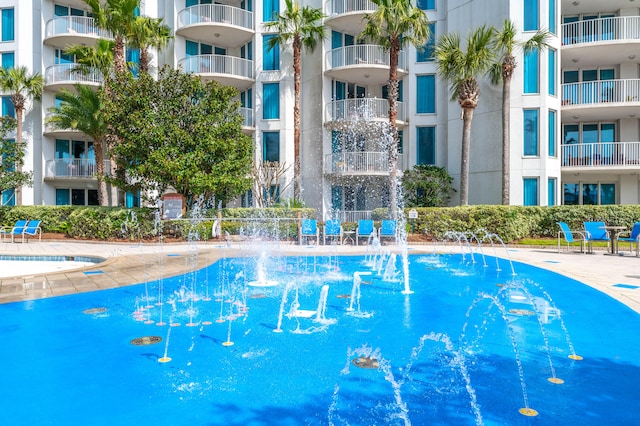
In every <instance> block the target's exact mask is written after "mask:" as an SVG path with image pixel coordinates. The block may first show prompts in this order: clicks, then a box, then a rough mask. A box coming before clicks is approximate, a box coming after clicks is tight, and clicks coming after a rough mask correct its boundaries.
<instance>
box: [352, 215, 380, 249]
mask: <svg viewBox="0 0 640 426" xmlns="http://www.w3.org/2000/svg"><path fill="white" fill-rule="evenodd" d="M375 235H376V228H375V227H374V226H373V220H369V219H363V220H359V221H358V227H357V228H356V245H358V240H360V238H366V239H369V238H370V237H373V236H375Z"/></svg>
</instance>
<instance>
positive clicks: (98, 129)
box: [47, 84, 109, 206]
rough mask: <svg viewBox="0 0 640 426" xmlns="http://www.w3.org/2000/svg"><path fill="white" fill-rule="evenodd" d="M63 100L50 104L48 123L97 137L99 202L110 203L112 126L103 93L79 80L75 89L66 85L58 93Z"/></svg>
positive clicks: (94, 144)
mask: <svg viewBox="0 0 640 426" xmlns="http://www.w3.org/2000/svg"><path fill="white" fill-rule="evenodd" d="M57 96H58V98H59V99H60V101H61V102H60V103H59V104H58V105H56V106H53V107H51V108H49V112H50V113H51V115H50V116H49V117H48V118H47V124H50V125H51V126H53V127H54V128H55V129H60V130H64V129H72V130H79V131H81V132H82V133H84V134H85V135H87V136H89V137H90V138H91V139H93V147H94V151H95V156H96V177H97V179H98V204H99V205H101V206H104V205H107V199H108V195H107V186H106V183H105V181H104V176H105V167H104V163H105V162H104V160H105V141H106V137H107V134H108V133H109V127H108V124H107V122H106V121H105V120H104V115H103V111H102V101H101V98H100V94H99V93H98V92H97V91H95V90H93V89H92V88H91V87H89V86H85V85H81V84H77V85H76V86H75V92H72V91H70V90H67V89H62V90H61V91H60V93H58V94H57Z"/></svg>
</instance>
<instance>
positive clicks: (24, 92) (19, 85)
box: [0, 66, 44, 205]
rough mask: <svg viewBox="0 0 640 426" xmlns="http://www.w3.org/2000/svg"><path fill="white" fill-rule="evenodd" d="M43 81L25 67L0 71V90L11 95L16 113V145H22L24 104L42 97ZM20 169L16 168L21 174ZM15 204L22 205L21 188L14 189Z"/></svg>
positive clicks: (38, 75)
mask: <svg viewBox="0 0 640 426" xmlns="http://www.w3.org/2000/svg"><path fill="white" fill-rule="evenodd" d="M43 88H44V79H43V78H42V75H40V74H38V73H35V74H31V75H30V74H29V71H28V70H27V67H24V66H23V67H18V68H9V69H4V68H2V69H0V89H1V90H2V91H3V92H5V93H10V94H11V102H12V103H13V108H14V109H15V111H16V121H17V125H16V144H17V145H18V146H21V145H22V117H23V115H24V109H25V104H26V103H27V101H28V100H29V98H32V99H33V100H36V101H39V100H40V98H41V97H42V89H43ZM21 169H22V167H21V166H19V167H18V170H17V171H18V172H21V171H22V170H21ZM15 194H16V204H18V205H21V204H22V188H16V193H15Z"/></svg>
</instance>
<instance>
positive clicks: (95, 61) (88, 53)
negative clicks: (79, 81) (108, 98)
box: [65, 39, 115, 79]
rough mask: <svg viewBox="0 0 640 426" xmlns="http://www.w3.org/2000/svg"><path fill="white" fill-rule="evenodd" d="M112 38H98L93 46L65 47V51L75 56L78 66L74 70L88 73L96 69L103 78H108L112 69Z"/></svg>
mask: <svg viewBox="0 0 640 426" xmlns="http://www.w3.org/2000/svg"><path fill="white" fill-rule="evenodd" d="M114 44H115V43H114V42H113V41H112V40H106V39H100V40H98V43H97V44H96V45H95V46H84V45H75V46H71V47H69V48H67V49H66V50H65V53H66V54H68V55H73V56H74V57H75V58H76V62H77V63H78V67H76V69H75V70H74V71H77V72H80V73H83V74H89V73H91V72H92V71H98V72H99V73H100V74H101V75H102V77H103V78H105V79H106V78H109V76H110V75H111V70H112V69H113V62H114V59H113V47H114Z"/></svg>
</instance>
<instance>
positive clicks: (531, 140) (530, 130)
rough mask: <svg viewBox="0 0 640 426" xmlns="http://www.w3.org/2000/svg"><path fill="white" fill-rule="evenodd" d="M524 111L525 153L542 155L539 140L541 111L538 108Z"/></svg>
mask: <svg viewBox="0 0 640 426" xmlns="http://www.w3.org/2000/svg"><path fill="white" fill-rule="evenodd" d="M523 113H524V120H523V123H524V134H523V137H524V149H523V152H524V155H540V154H539V151H538V146H539V143H538V140H539V131H538V129H539V120H538V115H539V111H538V110H537V109H525V110H524V111H523Z"/></svg>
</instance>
